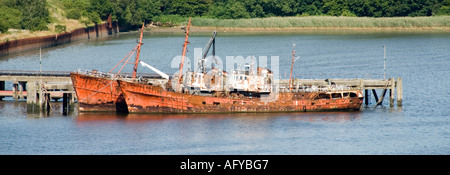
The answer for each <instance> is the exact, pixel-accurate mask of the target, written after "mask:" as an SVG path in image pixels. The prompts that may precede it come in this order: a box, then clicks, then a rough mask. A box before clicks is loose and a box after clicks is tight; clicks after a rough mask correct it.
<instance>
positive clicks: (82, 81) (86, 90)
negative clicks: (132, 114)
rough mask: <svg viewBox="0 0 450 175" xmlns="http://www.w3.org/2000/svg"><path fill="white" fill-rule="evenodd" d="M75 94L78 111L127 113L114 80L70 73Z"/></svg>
mask: <svg viewBox="0 0 450 175" xmlns="http://www.w3.org/2000/svg"><path fill="white" fill-rule="evenodd" d="M70 77H71V79H72V83H73V87H74V89H75V92H76V94H77V98H78V103H79V111H82V112H127V105H126V102H125V100H124V98H123V96H122V91H121V89H120V87H119V84H118V82H117V81H116V80H112V79H110V78H106V77H96V76H91V75H84V74H79V73H71V74H70Z"/></svg>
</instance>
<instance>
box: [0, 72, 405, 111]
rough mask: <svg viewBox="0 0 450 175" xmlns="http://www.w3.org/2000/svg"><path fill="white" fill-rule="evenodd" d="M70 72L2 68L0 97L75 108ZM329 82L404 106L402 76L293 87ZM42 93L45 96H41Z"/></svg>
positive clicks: (310, 81)
mask: <svg viewBox="0 0 450 175" xmlns="http://www.w3.org/2000/svg"><path fill="white" fill-rule="evenodd" d="M69 74H70V72H55V71H43V72H42V73H39V71H0V100H2V99H3V98H4V97H12V98H13V99H14V100H20V99H26V100H27V103H28V107H29V110H34V109H38V110H44V111H46V110H49V109H50V106H49V102H50V100H55V101H58V100H59V99H62V102H63V110H64V111H63V112H65V111H69V110H70V109H72V107H70V106H71V105H72V104H73V103H74V102H75V101H76V100H77V98H76V95H75V92H74V90H73V86H72V82H71V80H70V76H69ZM144 76H145V77H152V78H154V79H158V78H159V77H157V76H155V75H153V74H148V75H147V74H146V75H144ZM5 82H11V83H12V89H11V90H6V89H7V88H6V83H5ZM288 84H289V82H288V80H280V81H279V88H280V91H283V90H286V88H287V87H289V85H288ZM327 85H331V86H333V85H336V86H338V87H339V86H342V85H343V86H345V87H347V88H348V87H349V88H351V89H360V90H365V94H364V96H365V99H364V102H365V104H366V106H368V104H369V98H368V95H369V92H370V91H369V90H372V94H373V96H374V98H375V101H376V102H377V103H376V105H380V104H382V102H383V99H384V97H385V95H386V93H387V91H388V90H389V94H388V96H389V99H390V100H389V101H390V106H391V107H392V106H394V101H395V91H397V105H398V106H401V105H402V97H403V95H402V79H401V78H396V79H394V78H390V79H386V80H383V79H295V80H294V81H293V83H292V90H294V91H295V90H301V89H302V88H304V87H306V86H308V87H310V88H309V89H313V88H311V87H315V86H317V87H318V88H317V90H318V91H320V88H319V87H324V86H327ZM376 89H381V90H382V93H381V96H380V97H378V95H377V93H376V91H375V90H376ZM40 94H43V95H42V98H41V97H40Z"/></svg>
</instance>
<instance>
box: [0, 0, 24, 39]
mask: <svg viewBox="0 0 450 175" xmlns="http://www.w3.org/2000/svg"><path fill="white" fill-rule="evenodd" d="M13 6H14V5H13V4H10V3H8V1H0V12H1V13H0V31H1V32H2V33H5V32H7V31H8V28H17V29H18V28H21V26H20V24H19V22H20V20H21V19H22V17H21V16H22V13H21V11H20V10H19V9H16V8H14V7H13Z"/></svg>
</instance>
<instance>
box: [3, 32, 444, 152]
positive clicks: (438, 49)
mask: <svg viewBox="0 0 450 175" xmlns="http://www.w3.org/2000/svg"><path fill="white" fill-rule="evenodd" d="M136 39H137V33H127V34H125V33H121V34H120V35H118V36H111V37H106V38H102V39H98V40H91V41H88V42H76V43H73V44H70V45H64V46H59V47H54V48H49V49H43V53H42V54H43V55H42V60H43V70H46V71H74V70H78V69H87V70H89V69H97V70H100V71H103V72H107V71H109V70H110V69H111V68H112V67H114V66H115V65H116V64H117V62H118V61H120V60H121V59H122V58H123V57H124V56H125V55H126V54H128V52H129V51H130V50H131V49H132V48H133V47H134V46H135V45H136ZM189 40H190V42H191V43H190V44H189V48H188V50H189V52H188V57H191V58H193V57H194V56H193V54H194V53H193V52H194V48H196V47H197V48H203V47H204V45H205V44H206V43H207V41H208V40H209V34H206V35H205V34H193V35H191V37H190V39H189ZM143 42H144V45H143V46H142V50H141V59H142V60H143V61H145V62H147V63H149V64H151V65H152V66H154V67H157V68H158V69H160V70H162V71H164V72H169V73H173V72H175V71H176V69H174V68H171V60H172V58H173V57H174V56H177V55H180V53H181V51H182V44H183V42H184V36H182V35H177V34H150V33H146V34H145V35H144V40H143ZM293 43H295V44H296V53H297V54H296V55H297V56H300V59H299V60H298V61H296V63H295V66H294V75H295V77H296V78H382V74H383V60H384V59H383V46H384V45H385V46H386V54H387V72H386V73H387V77H401V78H402V79H403V107H397V106H395V107H394V108H390V107H389V100H388V98H386V99H385V102H384V103H383V106H378V107H374V104H375V101H374V100H373V97H372V96H371V104H370V105H369V106H367V107H364V108H363V109H362V110H361V111H359V112H326V113H275V114H273V113H270V114H221V115H209V114H205V115H148V114H139V115H137V114H129V115H116V114H114V113H79V112H78V111H77V110H76V109H75V110H74V111H73V112H72V113H70V114H69V115H63V114H62V112H60V111H61V109H60V103H58V102H56V103H54V104H53V107H54V110H53V111H52V112H51V114H50V115H42V114H27V111H26V103H25V102H23V101H19V102H12V101H8V99H7V101H0V154H352V155H353V154H444V155H448V154H450V118H449V117H450V111H449V105H448V104H450V100H449V98H450V93H449V92H450V91H449V89H448V87H449V85H450V84H449V82H450V81H449V76H448V75H450V34H449V33H339V34H337V33H332V34H329V33H312V34H311V33H308V34H306V33H300V34H299V33H297V34H270V33H267V34H257V35H255V34H253V35H235V34H221V33H219V34H218V36H217V39H216V55H218V56H220V57H221V58H222V59H223V60H225V57H226V56H238V55H242V56H244V57H246V56H249V55H254V56H256V57H258V56H268V58H269V59H270V56H279V57H280V70H281V71H280V74H281V76H282V78H284V77H283V76H284V75H285V70H286V71H287V75H289V69H290V61H291V58H292V57H291V52H292V44H293ZM129 67H130V68H129V69H128V70H125V71H128V72H130V70H131V66H129ZM0 70H36V71H38V70H39V51H32V52H27V53H22V54H16V55H10V56H7V57H1V58H0ZM139 71H140V72H143V73H152V72H151V71H150V70H147V69H146V68H142V67H140V68H139ZM6 86H7V89H8V88H10V87H9V86H11V85H10V83H9V84H8V83H7V84H6ZM379 93H381V91H380V92H379Z"/></svg>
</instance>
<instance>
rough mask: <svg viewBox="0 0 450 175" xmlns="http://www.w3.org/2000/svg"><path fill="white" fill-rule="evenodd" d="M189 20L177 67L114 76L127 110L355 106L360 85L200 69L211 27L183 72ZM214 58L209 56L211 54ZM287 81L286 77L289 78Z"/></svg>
mask: <svg viewBox="0 0 450 175" xmlns="http://www.w3.org/2000/svg"><path fill="white" fill-rule="evenodd" d="M189 26H190V19H189V23H188V26H187V28H186V38H185V43H184V46H183V53H182V57H181V64H180V70H179V72H178V74H175V76H173V77H170V78H168V79H167V80H166V81H159V82H155V81H154V80H145V79H143V80H140V81H136V80H135V81H124V80H118V83H119V85H120V88H121V90H122V93H123V96H124V98H125V101H126V104H127V107H128V112H130V113H228V112H295V111H330V110H331V111H332V110H359V109H360V107H361V105H362V99H363V95H362V93H361V91H360V90H351V89H350V88H347V87H344V86H334V85H330V86H324V87H306V86H299V85H293V84H292V85H291V84H289V86H288V88H281V87H279V86H278V84H277V83H275V81H274V77H273V73H272V72H271V70H269V69H265V68H261V67H258V68H257V71H256V72H254V71H253V68H252V65H251V64H250V65H245V68H244V70H240V69H236V70H233V72H225V71H223V70H221V69H218V68H216V67H212V68H211V70H210V71H209V72H206V69H205V67H206V66H205V62H206V59H205V56H206V53H207V52H208V51H209V48H210V46H211V45H213V58H214V41H215V35H216V33H215V32H214V33H213V37H212V38H211V40H210V42H208V44H207V49H206V52H205V54H203V56H204V57H203V58H202V59H201V60H200V65H201V66H200V69H199V70H194V71H187V72H185V73H183V64H184V58H185V53H186V47H187V45H188V44H189V42H188V36H189ZM213 60H214V59H213ZM289 82H291V79H290V80H289Z"/></svg>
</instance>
